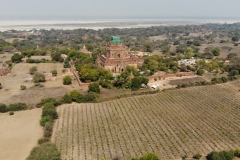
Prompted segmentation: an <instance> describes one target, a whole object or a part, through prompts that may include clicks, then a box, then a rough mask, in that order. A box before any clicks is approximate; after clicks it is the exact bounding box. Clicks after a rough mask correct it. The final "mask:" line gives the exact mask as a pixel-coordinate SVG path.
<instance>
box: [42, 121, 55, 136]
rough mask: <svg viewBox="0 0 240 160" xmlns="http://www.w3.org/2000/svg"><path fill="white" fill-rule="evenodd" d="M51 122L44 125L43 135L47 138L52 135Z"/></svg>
mask: <svg viewBox="0 0 240 160" xmlns="http://www.w3.org/2000/svg"><path fill="white" fill-rule="evenodd" d="M52 130H53V124H52V123H47V124H46V125H45V127H44V137H46V138H49V137H51V136H52Z"/></svg>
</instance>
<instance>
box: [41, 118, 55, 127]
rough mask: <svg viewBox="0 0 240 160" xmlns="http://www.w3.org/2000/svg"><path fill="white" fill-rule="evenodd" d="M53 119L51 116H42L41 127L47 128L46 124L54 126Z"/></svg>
mask: <svg viewBox="0 0 240 160" xmlns="http://www.w3.org/2000/svg"><path fill="white" fill-rule="evenodd" d="M52 123H53V119H52V118H51V117H50V116H42V118H41V120H40V124H41V126H45V125H46V124H52Z"/></svg>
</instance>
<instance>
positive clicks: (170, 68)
mask: <svg viewBox="0 0 240 160" xmlns="http://www.w3.org/2000/svg"><path fill="white" fill-rule="evenodd" d="M177 67H178V64H177V62H176V59H171V58H167V59H164V58H162V57H160V56H158V55H153V56H151V57H146V58H145V59H144V64H143V66H142V68H141V69H142V70H143V71H146V70H149V71H150V72H149V74H150V75H152V74H154V73H155V72H157V71H164V72H167V73H169V72H173V73H176V72H177V71H178V68H177ZM146 73H148V72H146Z"/></svg>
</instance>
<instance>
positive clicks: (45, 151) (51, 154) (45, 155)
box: [26, 142, 61, 160]
mask: <svg viewBox="0 0 240 160" xmlns="http://www.w3.org/2000/svg"><path fill="white" fill-rule="evenodd" d="M43 159H45V160H61V154H60V152H59V151H58V149H57V147H56V145H55V144H53V143H50V142H47V143H43V144H41V145H40V146H38V147H34V148H33V149H32V151H31V153H30V155H29V156H28V157H27V159H26V160H43Z"/></svg>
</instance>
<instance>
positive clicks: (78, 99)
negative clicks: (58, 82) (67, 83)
mask: <svg viewBox="0 0 240 160" xmlns="http://www.w3.org/2000/svg"><path fill="white" fill-rule="evenodd" d="M69 95H70V97H71V98H72V101H73V102H77V103H81V102H83V95H82V94H81V93H80V92H79V91H78V90H76V89H75V90H72V91H71V92H70V93H69Z"/></svg>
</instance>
